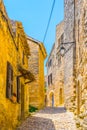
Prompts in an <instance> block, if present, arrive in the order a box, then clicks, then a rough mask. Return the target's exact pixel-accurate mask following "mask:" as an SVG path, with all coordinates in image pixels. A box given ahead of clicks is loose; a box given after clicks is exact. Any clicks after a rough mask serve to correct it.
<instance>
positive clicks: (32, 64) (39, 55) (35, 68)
mask: <svg viewBox="0 0 87 130" xmlns="http://www.w3.org/2000/svg"><path fill="white" fill-rule="evenodd" d="M27 41H28V44H29V47H30V53H31V56H30V57H29V68H30V71H31V72H32V73H33V74H34V76H35V82H33V83H31V84H30V87H29V93H30V97H29V102H30V105H32V106H34V107H37V108H39V109H40V108H42V107H43V106H44V105H45V85H44V59H45V57H46V52H45V50H44V51H43V50H42V49H43V48H44V47H41V43H40V42H38V41H36V40H34V39H33V38H30V37H28V38H27Z"/></svg>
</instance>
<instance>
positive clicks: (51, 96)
mask: <svg viewBox="0 0 87 130" xmlns="http://www.w3.org/2000/svg"><path fill="white" fill-rule="evenodd" d="M50 106H51V107H54V93H53V92H51V93H50Z"/></svg>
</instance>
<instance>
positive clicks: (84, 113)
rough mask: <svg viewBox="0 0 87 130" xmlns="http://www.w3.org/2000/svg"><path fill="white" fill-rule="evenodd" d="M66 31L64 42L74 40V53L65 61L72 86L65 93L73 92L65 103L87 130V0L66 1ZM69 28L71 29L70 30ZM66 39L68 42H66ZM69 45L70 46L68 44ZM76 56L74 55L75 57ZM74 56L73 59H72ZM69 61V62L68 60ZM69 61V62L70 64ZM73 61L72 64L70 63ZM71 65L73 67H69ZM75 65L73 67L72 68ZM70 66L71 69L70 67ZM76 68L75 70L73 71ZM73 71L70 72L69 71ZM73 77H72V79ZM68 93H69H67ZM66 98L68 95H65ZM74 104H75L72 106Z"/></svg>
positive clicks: (78, 122) (66, 77)
mask: <svg viewBox="0 0 87 130" xmlns="http://www.w3.org/2000/svg"><path fill="white" fill-rule="evenodd" d="M64 26H65V30H64V39H65V41H64V42H69V41H71V42H72V40H73V41H74V43H75V44H72V48H71V50H72V52H70V49H69V51H68V53H67V55H65V56H64V59H65V69H66V70H65V84H66V83H67V82H66V81H67V80H68V82H69V83H70V84H71V87H68V88H66V86H65V91H66V90H69V88H70V90H71V91H72V92H71V93H72V94H70V92H69V94H70V97H69V99H71V101H69V100H68V98H66V99H65V102H66V104H67V102H68V104H69V106H71V107H72V108H74V109H73V111H74V113H75V114H77V117H78V118H77V126H78V127H79V129H82V128H84V130H86V129H87V125H86V124H87V85H86V84H87V83H86V82H87V58H86V55H87V48H86V46H87V45H86V44H87V1H86V0H70V1H67V0H65V25H64ZM68 27H69V28H68ZM66 39H67V40H68V41H66ZM67 45H68V44H67ZM74 45H75V46H74ZM73 54H74V55H73ZM70 56H73V57H70ZM66 59H67V60H66ZM68 61H69V62H68ZM70 61H71V62H70ZM69 64H71V65H69ZM72 65H73V66H72ZM69 66H70V67H69ZM73 68H74V69H73ZM70 69H71V70H72V71H71V72H72V73H71V72H69V70H70ZM70 74H71V75H72V76H73V78H72V79H73V80H72V82H70V81H69V78H68V76H67V75H70ZM72 76H71V77H72ZM66 92H67V91H66ZM65 95H66V97H68V94H67V93H65ZM72 103H73V104H72ZM66 106H67V105H66Z"/></svg>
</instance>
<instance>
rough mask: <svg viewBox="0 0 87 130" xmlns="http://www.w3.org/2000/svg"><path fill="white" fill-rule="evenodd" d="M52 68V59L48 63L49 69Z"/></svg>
mask: <svg viewBox="0 0 87 130" xmlns="http://www.w3.org/2000/svg"><path fill="white" fill-rule="evenodd" d="M50 66H52V59H51V60H50V61H49V62H48V67H50Z"/></svg>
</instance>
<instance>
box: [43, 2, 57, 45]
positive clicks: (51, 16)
mask: <svg viewBox="0 0 87 130" xmlns="http://www.w3.org/2000/svg"><path fill="white" fill-rule="evenodd" d="M54 5H55V0H54V1H53V4H52V8H51V13H50V17H49V20H48V24H47V28H46V32H45V34H44V38H43V43H44V41H45V39H46V35H47V32H48V28H49V25H50V21H51V17H52V13H53V9H54Z"/></svg>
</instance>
